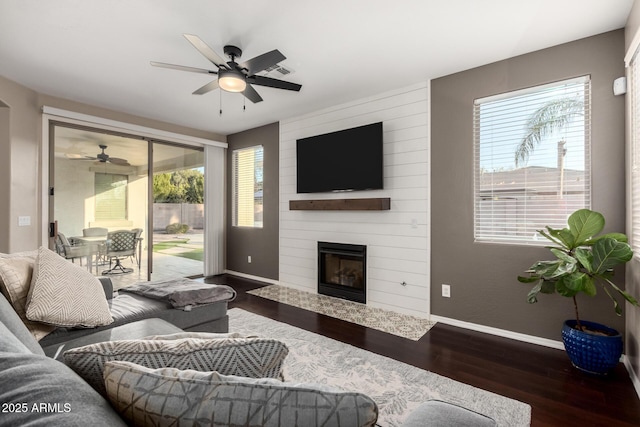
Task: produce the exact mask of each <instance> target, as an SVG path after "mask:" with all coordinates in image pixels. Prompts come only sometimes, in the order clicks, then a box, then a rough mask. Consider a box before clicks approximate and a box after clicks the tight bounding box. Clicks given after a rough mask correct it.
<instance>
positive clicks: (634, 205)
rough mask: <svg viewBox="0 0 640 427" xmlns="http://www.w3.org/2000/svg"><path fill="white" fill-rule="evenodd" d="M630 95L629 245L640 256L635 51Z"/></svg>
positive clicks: (639, 84)
mask: <svg viewBox="0 0 640 427" xmlns="http://www.w3.org/2000/svg"><path fill="white" fill-rule="evenodd" d="M629 68H630V70H629V71H630V73H629V74H630V75H629V80H630V82H629V83H630V84H629V88H630V90H629V95H630V96H631V236H630V237H631V242H630V243H631V247H632V248H633V252H634V256H635V257H638V256H640V63H638V51H636V52H635V53H634V55H633V57H632V58H631V62H630V63H629Z"/></svg>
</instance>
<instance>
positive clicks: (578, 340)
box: [562, 320, 622, 375]
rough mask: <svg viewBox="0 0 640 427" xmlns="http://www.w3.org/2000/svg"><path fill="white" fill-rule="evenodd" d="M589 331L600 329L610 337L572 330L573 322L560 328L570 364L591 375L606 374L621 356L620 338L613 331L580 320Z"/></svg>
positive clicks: (566, 322)
mask: <svg viewBox="0 0 640 427" xmlns="http://www.w3.org/2000/svg"><path fill="white" fill-rule="evenodd" d="M580 323H581V324H582V325H583V326H586V327H588V328H591V329H600V330H603V331H607V332H608V333H611V334H612V335H611V336H604V335H593V334H589V333H587V332H582V331H579V330H577V329H574V326H575V325H576V321H575V320H567V321H565V322H564V325H563V327H562V341H563V342H564V348H565V350H566V351H567V355H568V356H569V359H570V360H571V363H572V364H573V366H575V367H576V368H578V369H580V370H582V371H585V372H589V373H592V374H600V375H602V374H606V373H607V372H609V371H610V370H611V369H613V368H614V367H615V366H616V365H617V364H618V361H619V360H620V356H621V355H622V336H621V335H620V333H619V332H618V331H616V330H615V329H612V328H609V327H607V326H604V325H601V324H599V323H595V322H588V321H585V320H581V321H580Z"/></svg>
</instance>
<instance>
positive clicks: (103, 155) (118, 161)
mask: <svg viewBox="0 0 640 427" xmlns="http://www.w3.org/2000/svg"><path fill="white" fill-rule="evenodd" d="M98 147H100V149H102V152H101V153H98V154H96V156H95V157H91V156H82V155H80V154H68V155H67V157H68V158H69V159H71V160H97V161H98V162H100V163H106V162H109V163H113V164H114V165H119V166H131V164H129V162H128V161H127V160H125V159H120V158H118V157H111V156H110V155H108V154H107V153H105V152H104V150H106V149H107V146H106V145H102V144H100V145H98Z"/></svg>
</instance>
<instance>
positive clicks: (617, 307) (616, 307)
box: [602, 286, 622, 316]
mask: <svg viewBox="0 0 640 427" xmlns="http://www.w3.org/2000/svg"><path fill="white" fill-rule="evenodd" d="M602 289H604V291H605V292H606V293H607V295H609V298H611V301H613V309H614V310H615V312H616V314H617V315H618V316H622V307H620V304H618V300H617V299H615V298H614V297H613V295H611V293H610V292H609V289H607V288H606V287H604V286H603V287H602Z"/></svg>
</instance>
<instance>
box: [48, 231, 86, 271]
mask: <svg viewBox="0 0 640 427" xmlns="http://www.w3.org/2000/svg"><path fill="white" fill-rule="evenodd" d="M55 247H56V252H57V253H58V255H60V256H62V257H63V258H65V259H70V260H71V262H73V263H75V260H76V259H79V260H80V266H82V258H84V257H86V258H87V264H88V265H89V266H91V261H90V260H91V257H92V256H93V252H92V250H91V247H90V246H86V245H72V244H71V243H69V240H68V239H67V237H66V236H65V235H64V234H62V233H58V237H56V242H55Z"/></svg>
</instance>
